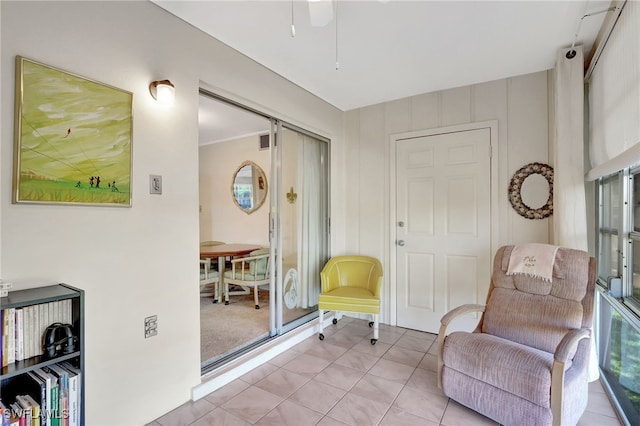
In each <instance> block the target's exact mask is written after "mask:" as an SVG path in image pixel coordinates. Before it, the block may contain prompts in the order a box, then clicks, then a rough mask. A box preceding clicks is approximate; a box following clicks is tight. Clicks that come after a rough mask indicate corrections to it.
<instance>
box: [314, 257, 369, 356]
mask: <svg viewBox="0 0 640 426" xmlns="http://www.w3.org/2000/svg"><path fill="white" fill-rule="evenodd" d="M320 280H321V283H322V292H321V293H320V297H319V298H318V312H319V319H320V334H319V335H318V337H319V338H320V340H324V334H323V333H322V331H323V322H324V311H325V310H331V311H336V312H355V313H361V314H372V315H373V321H371V322H370V323H369V327H371V326H373V339H371V344H372V345H375V344H376V342H377V341H378V324H379V322H378V321H379V314H380V288H381V287H382V264H381V263H380V261H379V260H378V259H376V258H374V257H368V256H337V257H333V258H331V259H329V261H328V262H327V264H326V265H325V266H324V268H323V269H322V272H320ZM333 323H334V324H337V323H338V320H337V318H336V317H335V316H334V318H333Z"/></svg>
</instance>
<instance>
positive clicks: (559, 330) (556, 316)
mask: <svg viewBox="0 0 640 426" xmlns="http://www.w3.org/2000/svg"><path fill="white" fill-rule="evenodd" d="M527 250H528V251H527ZM545 251H546V252H545ZM547 253H548V254H547ZM545 259H546V261H545ZM543 265H546V266H545V267H543ZM595 277H596V262H595V259H594V258H590V257H589V254H588V253H587V252H584V251H580V250H574V249H569V248H562V247H560V248H557V247H556V246H549V245H545V244H537V245H535V246H531V245H523V246H505V247H502V248H500V249H498V251H497V253H496V255H495V259H494V262H493V274H492V277H491V284H490V286H489V293H488V296H487V302H486V304H485V305H476V304H473V305H462V306H459V307H457V308H455V309H453V310H452V311H450V312H448V313H447V314H445V315H444V316H443V317H442V320H441V323H442V325H441V327H440V333H439V335H438V345H439V356H438V386H439V387H440V388H441V389H442V391H443V393H444V394H445V395H446V396H448V397H450V398H451V399H453V400H455V401H458V402H459V403H461V404H462V405H465V406H467V407H469V408H471V409H472V410H475V411H478V412H479V413H482V414H483V415H485V416H487V417H489V418H491V419H493V420H495V421H496V422H498V423H500V424H504V425H551V424H553V425H565V424H566V425H575V424H576V423H577V422H578V420H579V419H580V417H581V415H582V413H583V412H584V410H585V408H586V406H587V397H588V391H589V384H588V382H587V380H588V369H587V367H588V364H589V363H588V360H589V352H590V339H591V331H590V328H591V326H592V318H593V298H594V293H595ZM472 312H482V314H481V316H480V320H479V323H478V326H477V327H476V329H475V330H474V331H473V332H471V333H468V332H462V331H454V332H452V333H450V334H449V335H447V327H448V326H449V325H450V324H451V321H452V320H453V319H454V318H456V317H458V316H461V315H465V316H468V315H469V314H470V313H472Z"/></svg>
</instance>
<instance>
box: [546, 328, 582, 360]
mask: <svg viewBox="0 0 640 426" xmlns="http://www.w3.org/2000/svg"><path fill="white" fill-rule="evenodd" d="M590 336H591V332H590V331H589V329H587V328H580V329H575V330H571V331H569V332H568V333H567V334H565V335H564V337H563V338H562V340H561V341H560V343H559V344H558V347H556V351H555V353H554V355H553V358H554V360H555V361H558V362H562V363H565V362H567V360H568V359H569V355H570V354H573V353H575V351H576V348H577V347H578V343H580V340H582V339H585V338H589V337H590Z"/></svg>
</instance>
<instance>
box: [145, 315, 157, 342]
mask: <svg viewBox="0 0 640 426" xmlns="http://www.w3.org/2000/svg"><path fill="white" fill-rule="evenodd" d="M157 334H158V316H157V315H153V316H150V317H146V318H145V319H144V338H145V339H147V338H149V337H153V336H155V335H157Z"/></svg>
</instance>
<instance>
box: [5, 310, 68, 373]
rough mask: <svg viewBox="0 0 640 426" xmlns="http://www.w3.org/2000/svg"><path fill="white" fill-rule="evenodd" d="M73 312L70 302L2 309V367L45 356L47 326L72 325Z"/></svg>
mask: <svg viewBox="0 0 640 426" xmlns="http://www.w3.org/2000/svg"><path fill="white" fill-rule="evenodd" d="M71 309H72V305H71V300H70V299H66V300H58V301H55V302H48V303H40V304H37V305H31V306H24V307H22V308H7V309H2V310H0V318H1V325H2V342H1V343H2V344H0V348H1V349H0V350H1V351H2V366H3V367H6V366H7V365H9V364H12V363H14V362H16V361H22V360H24V359H29V358H31V357H34V356H39V355H42V354H43V350H42V338H43V336H44V333H45V331H46V329H47V327H48V326H49V325H51V324H53V323H56V322H60V323H63V324H70V323H71V321H72V319H71V314H72V312H71Z"/></svg>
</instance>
